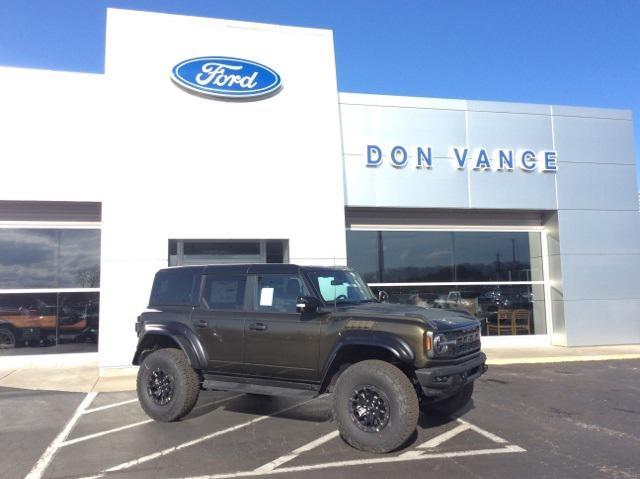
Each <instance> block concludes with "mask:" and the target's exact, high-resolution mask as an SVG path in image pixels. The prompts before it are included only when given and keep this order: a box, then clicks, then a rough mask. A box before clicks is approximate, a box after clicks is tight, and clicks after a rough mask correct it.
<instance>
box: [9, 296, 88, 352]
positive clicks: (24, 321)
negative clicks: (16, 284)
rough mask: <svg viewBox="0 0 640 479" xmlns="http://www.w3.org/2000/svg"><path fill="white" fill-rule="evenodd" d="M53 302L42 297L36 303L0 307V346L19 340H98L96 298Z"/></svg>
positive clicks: (11, 345) (35, 342) (31, 342)
mask: <svg viewBox="0 0 640 479" xmlns="http://www.w3.org/2000/svg"><path fill="white" fill-rule="evenodd" d="M56 309H57V307H56V306H50V305H47V304H45V303H43V302H42V301H38V302H37V304H36V305H30V306H18V307H14V308H0V348H3V349H8V348H14V347H16V346H19V345H21V344H28V345H30V346H32V345H47V344H54V343H55V341H56V329H57V335H58V340H59V341H61V342H62V341H88V342H97V340H98V303H97V301H95V302H91V303H88V304H83V305H80V306H65V305H61V306H60V315H59V316H57V315H56Z"/></svg>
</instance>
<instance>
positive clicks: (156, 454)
mask: <svg viewBox="0 0 640 479" xmlns="http://www.w3.org/2000/svg"><path fill="white" fill-rule="evenodd" d="M320 397H321V396H320ZM315 399H317V398H313V399H309V400H307V401H304V402H301V403H297V404H294V405H292V406H288V407H286V408H284V409H280V410H279V411H276V412H274V413H271V414H269V415H266V416H259V417H256V418H253V419H251V420H250V421H246V422H243V423H241V424H237V425H235V426H231V427H228V428H226V429H221V430H220V431H216V432H213V433H211V434H207V435H206V436H202V437H199V438H197V439H193V440H191V441H187V442H183V443H182V444H179V445H177V446H173V447H168V448H166V449H163V450H162V451H158V452H154V453H152V454H148V455H146V456H142V457H139V458H138V459H134V460H133V461H127V462H123V463H122V464H118V465H117V466H113V467H110V468H108V469H105V470H103V471H102V472H100V473H98V474H96V475H93V476H87V477H84V478H82V479H97V478H100V477H104V476H105V475H106V474H109V473H111V472H117V471H122V470H124V469H129V468H131V467H134V466H137V465H139V464H144V463H145V462H149V461H152V460H154V459H158V458H159V457H163V456H166V455H168V454H171V453H174V452H176V451H180V450H182V449H185V448H187V447H190V446H194V445H196V444H200V443H201V442H204V441H208V440H209V439H213V438H214V437H218V436H222V435H223V434H227V433H230V432H233V431H237V430H238V429H242V428H243V427H247V426H250V425H251V424H255V423H257V422H260V421H264V420H265V419H269V418H270V417H273V416H277V415H278V414H282V413H283V412H286V411H290V410H291V409H295V408H297V407H300V406H302V405H303V404H306V403H308V402H311V401H313V400H315Z"/></svg>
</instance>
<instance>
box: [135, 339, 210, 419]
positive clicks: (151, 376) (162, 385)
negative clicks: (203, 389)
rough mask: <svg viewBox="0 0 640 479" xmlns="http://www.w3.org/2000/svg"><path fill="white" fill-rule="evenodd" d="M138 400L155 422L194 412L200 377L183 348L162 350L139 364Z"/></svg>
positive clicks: (178, 417)
mask: <svg viewBox="0 0 640 479" xmlns="http://www.w3.org/2000/svg"><path fill="white" fill-rule="evenodd" d="M136 386H137V387H136V388H137V391H138V400H139V401H140V405H141V406H142V409H143V410H144V412H145V413H147V416H149V417H150V418H152V419H155V420H156V421H162V422H171V421H177V420H179V419H180V418H182V417H184V416H186V415H187V414H189V413H190V412H191V410H192V409H193V406H195V404H196V401H197V400H198V395H199V394H200V380H199V379H198V375H197V374H196V372H195V371H194V370H193V369H192V368H191V365H190V364H189V360H188V359H187V356H186V355H185V354H184V352H182V351H181V350H180V349H174V348H167V349H159V350H157V351H154V352H152V353H151V354H149V355H148V356H146V357H145V358H144V359H143V360H142V363H141V364H140V369H139V370H138V380H137V385H136Z"/></svg>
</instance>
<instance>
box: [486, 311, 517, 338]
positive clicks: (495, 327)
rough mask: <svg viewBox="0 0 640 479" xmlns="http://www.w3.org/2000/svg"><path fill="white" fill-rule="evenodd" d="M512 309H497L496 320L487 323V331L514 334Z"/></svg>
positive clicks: (500, 334) (499, 334)
mask: <svg viewBox="0 0 640 479" xmlns="http://www.w3.org/2000/svg"><path fill="white" fill-rule="evenodd" d="M513 312H514V310H512V309H499V310H498V314H497V316H496V322H495V324H493V323H488V324H487V333H488V334H489V335H491V334H497V335H498V336H502V335H503V334H515V323H514V319H513Z"/></svg>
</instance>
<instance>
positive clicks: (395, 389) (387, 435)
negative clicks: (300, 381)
mask: <svg viewBox="0 0 640 479" xmlns="http://www.w3.org/2000/svg"><path fill="white" fill-rule="evenodd" d="M363 386H370V387H373V388H375V390H377V391H378V392H379V393H380V395H381V396H383V397H384V399H385V401H386V403H387V405H388V422H386V425H385V426H384V427H383V428H382V429H380V431H377V432H376V431H372V432H369V431H365V430H363V429H361V427H360V426H358V423H357V419H356V417H355V415H354V414H353V413H352V411H353V407H352V405H353V403H352V398H353V397H354V395H355V393H356V391H359V390H361V389H360V388H361V387H363ZM419 414H420V410H419V404H418V396H417V394H416V390H415V389H414V387H413V385H412V384H411V381H410V380H409V378H408V377H407V376H406V375H405V374H404V373H403V372H402V371H401V370H400V369H398V368H397V367H395V366H394V365H392V364H390V363H387V362H385V361H379V360H367V361H362V362H359V363H356V364H354V365H353V366H350V367H349V368H347V369H346V370H345V371H344V372H343V373H342V374H341V375H340V377H339V378H338V381H337V383H336V387H335V391H334V393H333V415H334V418H335V420H336V422H337V424H338V430H339V431H340V434H341V436H342V438H343V439H344V440H345V441H346V442H347V443H349V444H350V445H351V446H353V447H354V448H356V449H360V450H361V451H369V452H376V453H386V452H390V451H393V450H396V449H398V448H399V447H400V446H402V445H403V444H404V443H405V442H406V441H407V440H408V439H409V437H410V436H411V435H412V434H413V432H414V431H415V429H416V425H417V424H418V416H419Z"/></svg>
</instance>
